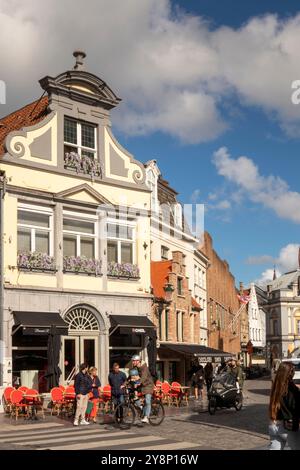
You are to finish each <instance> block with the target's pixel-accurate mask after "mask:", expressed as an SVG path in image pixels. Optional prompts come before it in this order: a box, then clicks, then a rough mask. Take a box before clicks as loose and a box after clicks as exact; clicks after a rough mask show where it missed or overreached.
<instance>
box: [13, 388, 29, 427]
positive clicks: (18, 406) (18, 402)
mask: <svg viewBox="0 0 300 470" xmlns="http://www.w3.org/2000/svg"><path fill="white" fill-rule="evenodd" d="M10 401H11V414H10V417H11V418H12V417H13V416H15V417H16V421H17V419H18V417H19V412H20V411H26V412H27V415H28V404H27V403H25V402H24V401H23V392H22V391H20V390H13V391H12V392H11V395H10Z"/></svg>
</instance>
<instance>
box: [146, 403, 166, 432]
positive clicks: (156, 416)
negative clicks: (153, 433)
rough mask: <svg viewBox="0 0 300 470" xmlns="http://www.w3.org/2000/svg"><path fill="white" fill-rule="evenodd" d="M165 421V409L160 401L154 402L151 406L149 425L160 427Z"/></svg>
mask: <svg viewBox="0 0 300 470" xmlns="http://www.w3.org/2000/svg"><path fill="white" fill-rule="evenodd" d="M164 419H165V408H164V406H163V404H162V403H161V401H160V400H154V401H153V402H152V405H151V413H150V416H149V423H150V424H152V426H159V425H160V424H161V423H162V422H163V420H164Z"/></svg>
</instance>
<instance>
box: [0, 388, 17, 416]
mask: <svg viewBox="0 0 300 470" xmlns="http://www.w3.org/2000/svg"><path fill="white" fill-rule="evenodd" d="M14 390H15V388H14V387H6V388H5V389H4V392H3V395H2V400H3V406H4V411H5V413H10V412H11V399H10V396H11V392H13V391H14Z"/></svg>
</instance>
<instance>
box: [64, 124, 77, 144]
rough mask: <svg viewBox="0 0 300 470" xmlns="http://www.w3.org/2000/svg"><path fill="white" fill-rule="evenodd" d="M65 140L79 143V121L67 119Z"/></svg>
mask: <svg viewBox="0 0 300 470" xmlns="http://www.w3.org/2000/svg"><path fill="white" fill-rule="evenodd" d="M64 140H65V142H70V143H71V144H77V123H76V121H73V120H72V119H65V125H64Z"/></svg>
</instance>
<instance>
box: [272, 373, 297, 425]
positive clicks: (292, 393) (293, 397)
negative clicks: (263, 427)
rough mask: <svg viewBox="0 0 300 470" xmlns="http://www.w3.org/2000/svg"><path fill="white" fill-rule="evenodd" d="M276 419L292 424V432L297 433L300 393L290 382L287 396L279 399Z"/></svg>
mask: <svg viewBox="0 0 300 470" xmlns="http://www.w3.org/2000/svg"><path fill="white" fill-rule="evenodd" d="M277 419H278V420H284V421H290V422H291V423H292V430H293V431H298V429H299V419H300V391H299V389H298V387H297V386H296V385H295V384H294V382H292V381H291V382H290V383H289V387H288V393H287V395H285V396H284V397H283V398H282V399H281V402H280V408H279V410H278V412H277Z"/></svg>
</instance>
